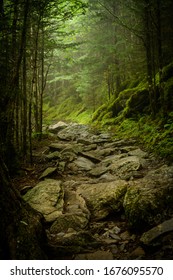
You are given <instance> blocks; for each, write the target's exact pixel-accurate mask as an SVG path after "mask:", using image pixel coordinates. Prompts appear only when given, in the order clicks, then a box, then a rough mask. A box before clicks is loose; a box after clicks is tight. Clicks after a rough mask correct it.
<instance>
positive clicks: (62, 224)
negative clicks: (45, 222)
mask: <svg viewBox="0 0 173 280" xmlns="http://www.w3.org/2000/svg"><path fill="white" fill-rule="evenodd" d="M64 200H65V204H64V214H62V215H60V216H59V217H58V218H57V219H56V221H55V222H54V223H53V225H52V226H51V228H50V232H51V233H53V234H57V233H59V232H61V231H63V232H67V230H68V229H69V228H72V229H74V230H77V231H79V230H81V229H84V228H85V227H86V226H87V224H88V222H89V219H90V212H89V210H88V208H87V206H86V203H85V200H84V199H83V198H82V197H81V196H80V195H78V194H77V193H76V192H75V191H69V190H67V191H65V195H64Z"/></svg>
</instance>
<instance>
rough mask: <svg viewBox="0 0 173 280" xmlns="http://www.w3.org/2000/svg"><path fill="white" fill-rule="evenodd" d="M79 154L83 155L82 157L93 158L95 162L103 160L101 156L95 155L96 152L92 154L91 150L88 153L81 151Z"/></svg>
mask: <svg viewBox="0 0 173 280" xmlns="http://www.w3.org/2000/svg"><path fill="white" fill-rule="evenodd" d="M79 155H80V156H82V157H85V158H87V159H89V160H91V161H92V162H94V163H100V162H101V160H100V159H99V158H97V157H96V156H95V154H92V153H91V152H88V153H86V152H79Z"/></svg>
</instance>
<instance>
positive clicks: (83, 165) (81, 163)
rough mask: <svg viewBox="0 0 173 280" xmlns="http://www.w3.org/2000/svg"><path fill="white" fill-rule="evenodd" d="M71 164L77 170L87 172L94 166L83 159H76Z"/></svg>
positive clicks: (89, 161)
mask: <svg viewBox="0 0 173 280" xmlns="http://www.w3.org/2000/svg"><path fill="white" fill-rule="evenodd" d="M73 163H74V165H76V167H77V168H78V170H83V171H89V170H91V169H92V168H93V167H94V166H95V165H94V163H93V162H92V161H91V160H89V159H87V158H84V157H78V158H77V159H76V160H75V161H74V162H73Z"/></svg>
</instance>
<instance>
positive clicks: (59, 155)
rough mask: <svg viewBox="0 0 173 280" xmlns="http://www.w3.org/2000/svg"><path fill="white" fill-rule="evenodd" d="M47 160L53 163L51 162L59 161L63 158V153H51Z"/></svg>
mask: <svg viewBox="0 0 173 280" xmlns="http://www.w3.org/2000/svg"><path fill="white" fill-rule="evenodd" d="M46 158H47V159H48V160H49V161H51V160H56V159H59V158H61V153H60V152H58V151H55V152H53V153H50V154H48V155H46Z"/></svg>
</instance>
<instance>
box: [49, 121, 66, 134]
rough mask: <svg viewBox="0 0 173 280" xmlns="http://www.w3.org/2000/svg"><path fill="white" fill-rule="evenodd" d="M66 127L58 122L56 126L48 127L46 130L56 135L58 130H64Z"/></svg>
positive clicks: (63, 123)
mask: <svg viewBox="0 0 173 280" xmlns="http://www.w3.org/2000/svg"><path fill="white" fill-rule="evenodd" d="M67 126H68V125H67V124H66V123H65V122H62V121H59V122H58V123H56V124H53V125H50V126H49V128H48V130H49V131H50V132H52V133H57V132H59V131H60V130H62V129H64V128H66V127H67Z"/></svg>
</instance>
